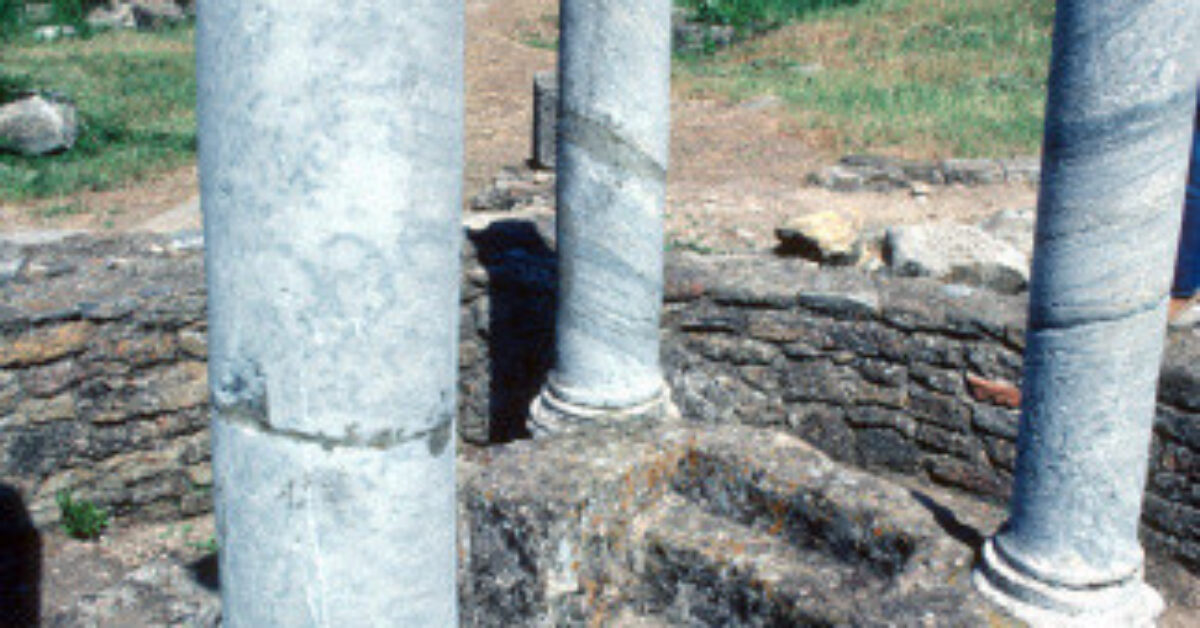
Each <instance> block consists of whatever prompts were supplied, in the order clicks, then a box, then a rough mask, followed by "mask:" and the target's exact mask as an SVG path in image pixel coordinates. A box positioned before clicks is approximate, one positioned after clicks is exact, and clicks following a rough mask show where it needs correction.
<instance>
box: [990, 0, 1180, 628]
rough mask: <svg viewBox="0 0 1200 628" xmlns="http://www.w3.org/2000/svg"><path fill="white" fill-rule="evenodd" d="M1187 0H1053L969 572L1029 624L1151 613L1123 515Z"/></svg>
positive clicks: (1148, 393)
mask: <svg viewBox="0 0 1200 628" xmlns="http://www.w3.org/2000/svg"><path fill="white" fill-rule="evenodd" d="M1197 34H1200V3H1196V2H1176V1H1174V0H1156V1H1150V2H1146V1H1143V0H1104V1H1096V0H1087V1H1085V0H1060V1H1059V2H1058V9H1057V16H1056V19H1055V32H1054V53H1053V58H1052V62H1051V70H1050V94H1049V104H1048V107H1047V114H1046V135H1045V144H1044V148H1043V150H1044V154H1043V164H1042V171H1043V174H1042V188H1041V197H1040V200H1039V207H1038V224H1037V239H1036V248H1035V252H1034V265H1033V282H1032V286H1031V295H1030V305H1029V327H1028V335H1027V348H1026V350H1025V379H1024V390H1023V399H1024V403H1023V407H1022V416H1021V431H1020V437H1019V439H1018V447H1019V454H1018V457H1017V467H1016V477H1015V486H1014V489H1013V496H1012V502H1011V505H1010V508H1011V512H1010V518H1009V520H1008V522H1007V523H1006V524H1005V526H1004V527H1003V528H1001V530H1000V531H999V533H997V535H996V536H995V537H993V538H992V539H991V540H990V541H989V542H988V543H987V545H986V546H985V548H984V553H983V560H982V563H981V565H980V567H979V569H978V571H977V572H976V579H975V582H976V584H977V585H978V586H979V587H980V589H981V590H982V591H983V592H985V593H986V594H988V595H989V597H991V598H992V599H994V600H996V601H998V602H999V603H1001V604H1002V605H1004V606H1006V607H1008V608H1009V609H1010V610H1011V611H1013V612H1014V613H1015V614H1017V615H1018V616H1019V617H1022V618H1023V619H1026V620H1027V621H1030V622H1031V623H1032V624H1034V625H1048V626H1070V625H1091V626H1137V625H1148V624H1150V623H1152V622H1153V619H1154V617H1156V616H1157V614H1158V613H1159V612H1160V611H1161V608H1162V601H1161V599H1160V598H1159V597H1158V595H1157V593H1155V592H1154V591H1153V590H1152V589H1151V588H1150V587H1149V586H1147V585H1146V584H1145V583H1144V581H1143V579H1142V562H1143V555H1142V549H1141V546H1140V545H1139V544H1138V536H1137V533H1138V521H1139V518H1140V512H1141V504H1142V493H1143V490H1144V484H1145V481H1146V469H1147V457H1148V449H1149V445H1150V437H1151V428H1152V423H1153V418H1154V411H1155V391H1156V384H1157V380H1158V370H1159V360H1160V358H1161V354H1162V348H1163V334H1164V328H1165V320H1166V317H1165V305H1166V297H1167V290H1168V287H1169V284H1170V280H1171V265H1172V262H1173V260H1174V247H1175V243H1176V242H1177V241H1178V235H1179V224H1180V217H1181V206H1182V202H1183V191H1184V178H1185V174H1186V169H1187V158H1188V147H1189V143H1190V141H1191V116H1192V113H1193V111H1194V109H1193V107H1195V104H1196V100H1195V93H1196V92H1195V89H1196V81H1197V78H1198V74H1197V72H1198V70H1200V56H1198V50H1200V46H1198V44H1200V37H1197Z"/></svg>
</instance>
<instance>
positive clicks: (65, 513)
mask: <svg viewBox="0 0 1200 628" xmlns="http://www.w3.org/2000/svg"><path fill="white" fill-rule="evenodd" d="M54 501H56V502H57V503H58V511H59V515H60V516H61V517H62V523H61V524H60V525H61V526H62V530H63V532H65V533H66V534H67V535H68V536H70V537H72V538H76V539H82V540H93V539H98V538H100V534H101V533H102V532H104V529H105V528H107V527H108V513H107V512H105V511H104V510H102V509H100V508H99V507H97V506H96V505H95V504H93V503H92V502H91V501H89V500H86V499H81V500H75V499H74V498H72V497H71V492H70V491H66V490H63V491H59V492H58V493H56V494H55V495H54Z"/></svg>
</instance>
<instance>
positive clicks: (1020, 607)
mask: <svg viewBox="0 0 1200 628" xmlns="http://www.w3.org/2000/svg"><path fill="white" fill-rule="evenodd" d="M971 580H972V582H973V583H974V584H975V588H976V589H977V590H978V591H979V592H980V593H981V594H983V596H984V597H985V598H987V599H988V600H989V601H991V602H993V603H994V604H996V605H997V606H999V607H1001V608H1003V609H1004V610H1006V611H1008V612H1009V613H1010V614H1011V615H1013V616H1014V617H1016V618H1018V619H1020V620H1022V621H1024V622H1026V623H1028V624H1029V625H1030V626H1033V627H1034V628H1042V627H1051V626H1054V627H1062V628H1084V627H1088V628H1095V627H1098V626H1123V627H1129V628H1141V627H1152V626H1154V624H1155V620H1156V619H1157V618H1158V616H1159V615H1160V614H1162V611H1163V608H1164V604H1163V600H1162V597H1161V596H1159V594H1158V592H1157V591H1155V590H1154V589H1153V588H1151V587H1150V585H1148V584H1146V582H1145V581H1144V580H1143V579H1142V571H1141V570H1140V569H1139V570H1138V571H1137V572H1136V573H1135V574H1133V575H1132V576H1130V577H1129V578H1127V579H1125V580H1122V581H1120V582H1114V583H1111V584H1105V585H1098V586H1094V587H1067V586H1063V585H1061V584H1055V583H1050V582H1045V581H1042V580H1038V579H1037V578H1035V577H1034V576H1031V575H1029V574H1027V573H1026V572H1024V571H1023V570H1022V569H1021V568H1020V567H1018V566H1016V565H1014V564H1013V563H1012V562H1010V561H1009V560H1008V559H1007V558H1005V556H1004V554H1003V552H1002V551H1000V550H998V549H997V548H996V546H995V541H994V539H988V540H987V543H985V544H984V546H983V556H982V558H981V560H980V562H979V565H978V566H977V567H976V568H975V571H974V573H972V574H971Z"/></svg>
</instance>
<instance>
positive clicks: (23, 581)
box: [0, 484, 42, 628]
mask: <svg viewBox="0 0 1200 628" xmlns="http://www.w3.org/2000/svg"><path fill="white" fill-rule="evenodd" d="M41 581H42V538H41V535H40V534H38V531H37V529H36V528H34V527H33V521H32V520H30V518H29V511H28V510H26V508H25V502H24V501H23V500H22V499H21V494H20V493H18V492H17V490H16V489H14V488H12V487H11V486H8V485H6V484H0V627H9V626H12V627H14V628H15V627H22V628H24V627H28V626H37V625H38V624H39V623H40V621H41Z"/></svg>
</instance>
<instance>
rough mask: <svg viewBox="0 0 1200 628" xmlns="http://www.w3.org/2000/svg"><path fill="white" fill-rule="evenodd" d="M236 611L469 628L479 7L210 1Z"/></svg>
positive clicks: (207, 156)
mask: <svg viewBox="0 0 1200 628" xmlns="http://www.w3.org/2000/svg"><path fill="white" fill-rule="evenodd" d="M198 19H199V26H198V32H197V46H196V48H197V73H198V81H199V108H198V110H199V132H200V175H201V190H202V198H203V209H204V219H205V225H204V227H205V237H206V242H207V254H206V263H207V269H208V289H209V293H208V294H209V302H208V308H209V309H208V312H209V325H210V327H209V329H210V344H209V351H210V356H209V382H210V387H211V399H212V404H213V423H212V434H213V468H214V474H215V481H216V491H215V499H216V515H217V532H218V541H219V543H220V575H221V600H222V604H223V608H224V621H225V625H226V626H230V627H238V626H253V627H255V628H257V627H260V626H368V625H380V624H386V625H393V626H455V625H457V595H456V591H455V560H456V548H455V483H454V451H455V447H454V427H453V425H454V416H455V378H456V375H457V350H456V345H457V340H458V339H457V329H458V323H457V314H458V285H459V249H460V242H461V237H462V236H461V226H460V221H459V205H460V197H461V189H460V186H461V183H460V181H461V174H462V163H463V154H462V144H463V132H462V127H463V77H462V65H463V5H462V2H461V0H408V1H401V0H345V1H342V2H329V1H328V0H223V1H220V2H202V3H200V5H199V18H198Z"/></svg>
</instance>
